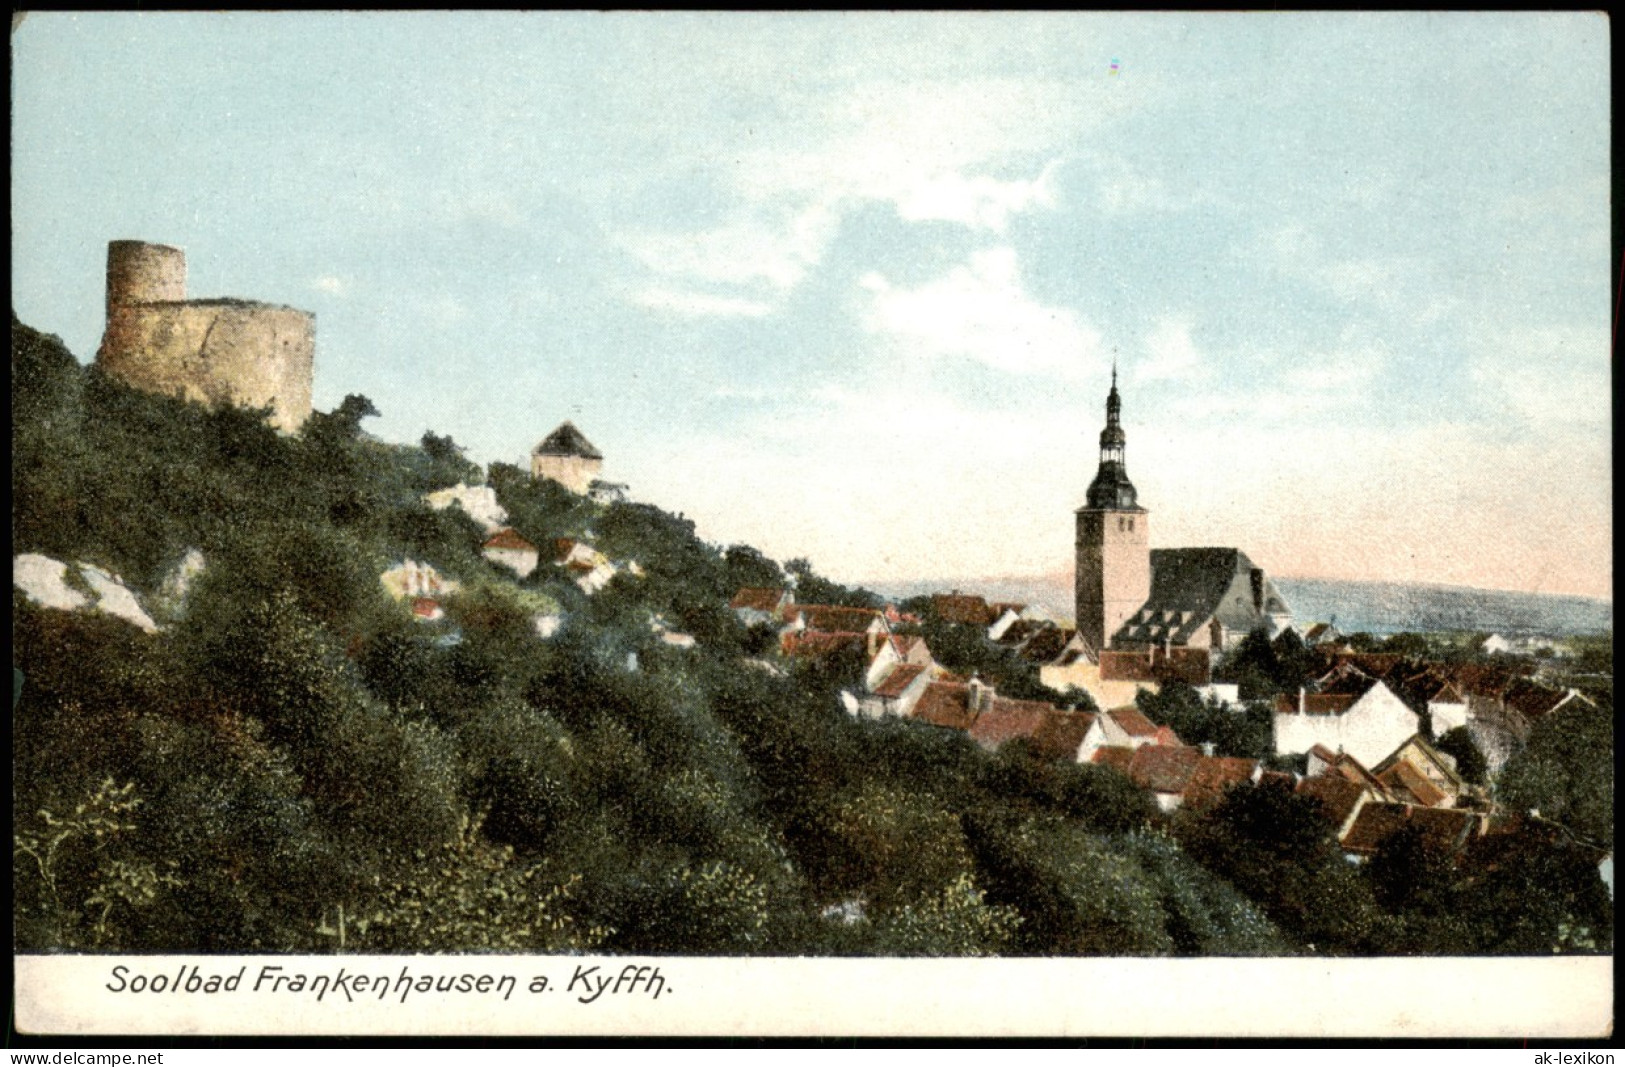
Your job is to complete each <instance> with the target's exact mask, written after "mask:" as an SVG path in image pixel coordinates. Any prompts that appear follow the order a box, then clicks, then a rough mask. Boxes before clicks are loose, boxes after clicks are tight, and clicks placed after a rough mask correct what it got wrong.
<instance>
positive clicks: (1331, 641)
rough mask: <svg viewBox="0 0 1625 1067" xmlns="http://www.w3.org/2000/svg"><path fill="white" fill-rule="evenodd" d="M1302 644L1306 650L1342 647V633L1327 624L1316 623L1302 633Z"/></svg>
mask: <svg viewBox="0 0 1625 1067" xmlns="http://www.w3.org/2000/svg"><path fill="white" fill-rule="evenodd" d="M1303 643H1304V647H1306V648H1320V647H1321V646H1331V647H1342V646H1343V644H1344V638H1343V632H1342V631H1341V630H1339V629H1338V628H1337V627H1336V626H1334V625H1332V624H1331V623H1329V622H1317V623H1315V624H1314V625H1313V626H1311V627H1309V629H1307V630H1305V631H1304V632H1303Z"/></svg>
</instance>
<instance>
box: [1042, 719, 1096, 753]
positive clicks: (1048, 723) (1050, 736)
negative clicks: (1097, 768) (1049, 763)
mask: <svg viewBox="0 0 1625 1067" xmlns="http://www.w3.org/2000/svg"><path fill="white" fill-rule="evenodd" d="M1101 737H1102V730H1101V726H1100V716H1099V715H1096V714H1095V713H1093V712H1089V711H1056V712H1054V713H1052V714H1050V715H1047V716H1045V718H1044V721H1043V722H1042V723H1040V724H1039V727H1038V729H1037V730H1036V731H1035V732H1034V733H1033V735H1032V742H1033V749H1034V750H1035V751H1036V752H1037V753H1038V754H1039V755H1041V756H1044V757H1045V758H1047V759H1053V760H1059V761H1063V762H1067V763H1088V762H1089V759H1090V756H1092V755H1093V754H1094V753H1095V752H1096V751H1097V750H1098V749H1099V747H1100V739H1101ZM1085 753H1088V755H1085Z"/></svg>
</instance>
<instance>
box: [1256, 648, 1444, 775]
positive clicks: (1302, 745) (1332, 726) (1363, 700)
mask: <svg viewBox="0 0 1625 1067" xmlns="http://www.w3.org/2000/svg"><path fill="white" fill-rule="evenodd" d="M1270 719H1271V725H1272V728H1273V731H1274V737H1275V751H1276V752H1277V753H1279V754H1282V755H1290V754H1294V753H1299V752H1305V753H1306V752H1308V751H1309V750H1310V749H1311V748H1313V747H1314V746H1316V745H1321V746H1324V747H1325V748H1327V749H1330V750H1331V751H1333V752H1347V753H1349V754H1350V755H1352V756H1354V757H1355V758H1356V759H1358V760H1360V761H1361V762H1362V763H1365V764H1371V763H1375V762H1376V761H1377V760H1379V759H1382V758H1383V757H1385V756H1387V755H1388V754H1389V753H1390V752H1392V751H1393V750H1394V749H1396V748H1398V747H1399V746H1400V745H1401V744H1402V743H1403V742H1404V741H1405V739H1406V738H1408V737H1410V736H1412V735H1413V734H1415V733H1416V732H1417V729H1418V725H1419V724H1418V720H1417V716H1416V712H1414V711H1412V710H1411V709H1410V708H1409V707H1407V706H1406V705H1405V702H1404V701H1403V700H1400V699H1399V697H1397V696H1395V695H1394V694H1393V692H1392V691H1391V690H1390V689H1389V688H1388V687H1387V686H1386V685H1384V684H1383V683H1382V682H1380V681H1378V680H1377V679H1375V678H1373V677H1371V676H1370V675H1369V674H1366V673H1365V672H1364V671H1362V670H1360V669H1359V668H1358V667H1355V666H1353V665H1352V664H1343V665H1340V666H1338V667H1335V668H1333V669H1332V670H1331V671H1329V672H1327V673H1326V674H1325V675H1323V676H1322V677H1321V678H1319V679H1317V680H1316V681H1315V682H1314V683H1312V685H1311V686H1309V687H1307V688H1304V689H1299V690H1298V692H1297V694H1296V695H1293V694H1282V695H1281V696H1279V697H1277V698H1276V701H1275V708H1274V713H1273V714H1272V715H1271V717H1270Z"/></svg>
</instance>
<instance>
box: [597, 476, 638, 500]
mask: <svg viewBox="0 0 1625 1067" xmlns="http://www.w3.org/2000/svg"><path fill="white" fill-rule="evenodd" d="M630 489H631V487H630V486H628V485H627V484H626V483H625V482H605V481H600V480H599V479H597V478H594V479H593V480H592V482H591V483H589V484H588V486H587V498H588V499H589V500H591V501H592V502H593V503H595V504H624V503H626V495H627V492H628V491H629V490H630Z"/></svg>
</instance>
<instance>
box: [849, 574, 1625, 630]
mask: <svg viewBox="0 0 1625 1067" xmlns="http://www.w3.org/2000/svg"><path fill="white" fill-rule="evenodd" d="M1274 582H1275V585H1276V588H1278V589H1279V590H1280V591H1281V594H1282V595H1283V596H1285V597H1286V599H1287V603H1289V604H1290V605H1292V611H1293V614H1294V615H1295V616H1296V617H1297V618H1298V619H1300V620H1303V621H1306V622H1311V621H1312V622H1324V621H1329V620H1331V619H1334V618H1335V619H1336V621H1337V626H1338V629H1340V630H1343V631H1344V632H1345V633H1357V632H1359V631H1362V630H1363V631H1365V632H1367V633H1373V634H1390V633H1399V632H1402V631H1406V630H1412V631H1437V630H1489V631H1494V632H1497V633H1504V634H1526V633H1539V634H1548V635H1551V636H1554V637H1561V636H1566V635H1570V634H1590V633H1601V632H1604V631H1608V630H1612V629H1613V626H1614V606H1613V604H1612V603H1611V602H1609V601H1607V600H1596V599H1593V598H1591V597H1580V596H1559V595H1555V594H1547V593H1514V592H1507V591H1505V590H1496V589H1467V588H1462V587H1459V586H1447V585H1417V584H1408V583H1404V582H1349V581H1338V580H1335V579H1329V578H1274ZM1071 583H1072V576H1071V575H1070V574H1052V575H1046V576H1042V577H1035V578H986V579H975V578H960V579H943V580H941V581H936V582H877V583H870V588H872V589H873V590H874V591H875V592H877V593H880V594H881V595H883V596H889V597H898V598H904V597H910V596H917V595H919V594H921V593H927V592H936V591H944V592H945V591H947V590H950V589H960V590H962V591H964V592H967V593H980V594H981V595H983V596H985V597H987V598H988V599H989V600H1010V601H1018V602H1021V603H1027V604H1032V605H1036V606H1038V607H1040V608H1042V609H1043V610H1045V611H1047V612H1049V613H1050V614H1051V615H1054V616H1055V617H1056V618H1071V616H1072V584H1071Z"/></svg>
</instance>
